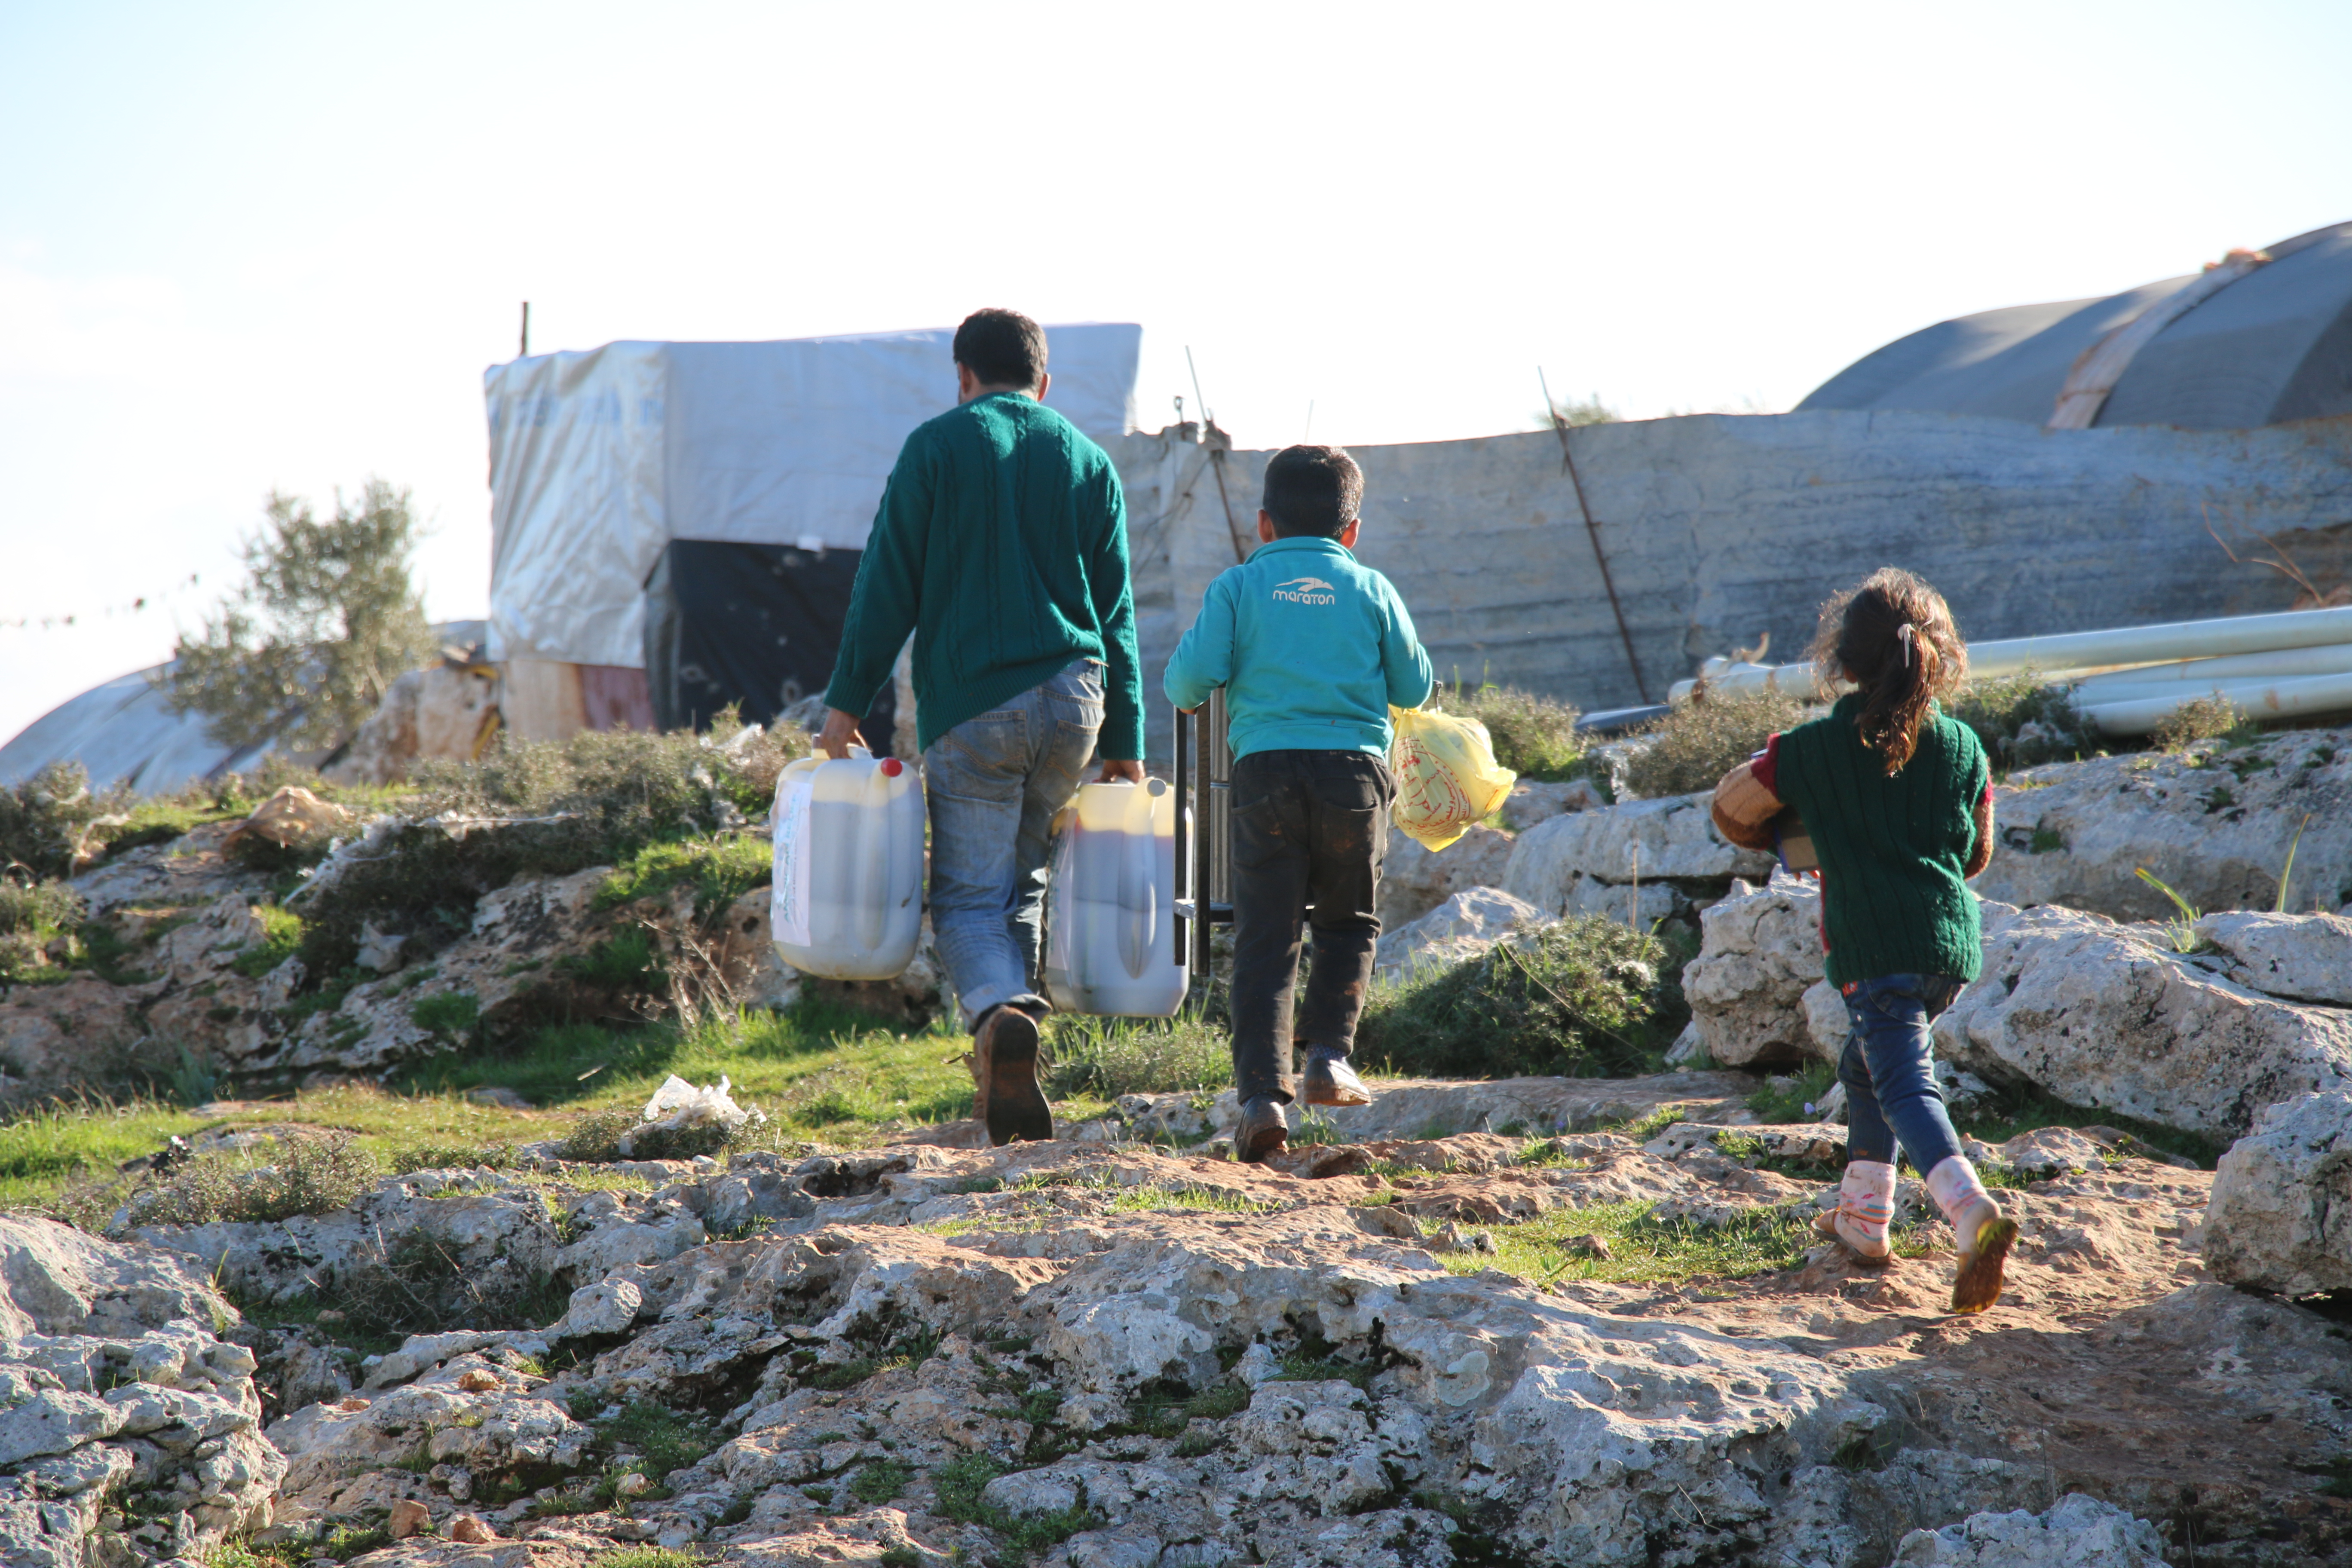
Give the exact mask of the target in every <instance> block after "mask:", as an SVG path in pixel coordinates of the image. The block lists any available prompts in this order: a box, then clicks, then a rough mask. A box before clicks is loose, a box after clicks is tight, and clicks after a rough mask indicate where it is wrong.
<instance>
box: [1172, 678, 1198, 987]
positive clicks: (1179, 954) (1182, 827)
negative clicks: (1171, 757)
mask: <svg viewBox="0 0 2352 1568" xmlns="http://www.w3.org/2000/svg"><path fill="white" fill-rule="evenodd" d="M1191 771H1192V715H1191V714H1189V713H1187V712H1185V711H1184V710H1182V709H1181V708H1179V709H1178V710H1176V766H1175V770H1174V772H1175V774H1176V899H1177V910H1178V913H1177V916H1176V940H1175V941H1174V942H1171V943H1170V944H1169V949H1170V951H1171V952H1173V953H1174V954H1175V955H1176V962H1177V963H1178V964H1179V965H1180V966H1181V964H1183V963H1184V962H1185V961H1186V960H1187V959H1188V958H1189V957H1190V956H1191V953H1190V952H1189V949H1190V948H1191V946H1192V925H1191V923H1189V922H1187V921H1186V920H1185V918H1184V915H1183V913H1182V910H1183V906H1184V902H1185V900H1194V904H1193V907H1194V910H1196V911H1197V910H1198V909H1199V904H1198V901H1197V900H1199V898H1200V896H1201V895H1200V894H1199V893H1198V892H1196V891H1195V890H1194V889H1193V881H1194V878H1193V876H1192V860H1191V858H1190V857H1191V853H1192V843H1191V841H1190V839H1189V837H1188V836H1187V833H1186V829H1187V828H1188V827H1189V826H1190V823H1189V821H1188V818H1190V817H1191V816H1192V807H1191V805H1189V804H1188V802H1189V800H1190V798H1191V795H1192V789H1191V785H1192V780H1191V779H1190V778H1188V777H1186V776H1185V775H1186V774H1187V773H1190V772H1191Z"/></svg>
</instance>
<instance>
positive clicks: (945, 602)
mask: <svg viewBox="0 0 2352 1568" xmlns="http://www.w3.org/2000/svg"><path fill="white" fill-rule="evenodd" d="M955 366H956V386H957V392H958V398H957V406H956V407H955V408H954V409H953V410H952V411H950V412H949V413H946V414H942V415H940V416H939V417H938V418H936V419H933V420H931V421H929V423H927V424H925V425H922V426H919V427H918V428H917V429H916V431H915V433H914V434H913V435H911V436H909V437H907V444H906V446H905V447H902V448H901V449H900V451H899V453H898V465H897V466H896V467H895V468H892V469H891V470H890V482H889V484H888V485H887V487H886V488H885V489H884V490H883V492H882V509H881V510H880V512H878V513H877V515H876V517H875V520H874V531H873V533H872V534H871V535H870V536H869V537H868V538H867V540H866V554H865V557H864V558H863V559H862V560H861V561H860V562H859V563H858V565H857V583H856V586H855V587H854V588H853V589H852V590H851V591H850V600H849V615H848V617H847V619H846V620H845V622H844V624H843V626H842V633H841V654H840V657H839V658H837V659H836V660H835V664H834V669H833V679H832V682H831V683H830V685H829V686H828V687H827V689H826V692H825V702H826V704H827V706H828V708H829V709H830V711H829V712H828V713H827V715H826V717H825V725H824V734H823V736H821V737H820V738H819V740H818V742H817V743H818V745H819V746H820V747H821V748H822V749H823V750H824V753H825V754H826V755H827V756H830V757H843V756H846V755H848V752H849V747H850V746H851V745H852V744H853V743H856V744H863V743H864V742H863V738H862V737H861V736H860V735H859V734H858V732H857V715H859V714H861V713H864V712H865V711H866V709H867V708H868V707H869V706H870V705H871V704H872V703H873V700H874V697H875V694H876V693H877V691H878V690H879V689H881V686H882V683H883V682H884V681H885V680H887V679H890V668H891V666H892V664H893V663H894V662H895V661H896V660H897V658H898V649H899V647H900V646H901V645H903V644H904V643H905V641H906V640H907V634H908V632H909V631H912V632H913V633H914V635H915V658H914V666H915V699H916V708H917V711H918V712H919V716H920V721H919V737H920V739H919V743H920V745H921V746H922V750H923V783H924V787H925V790H926V792H927V794H928V796H929V806H930V818H931V904H930V908H931V931H932V934H933V935H934V936H935V937H936V938H937V939H938V942H939V948H940V960H941V961H942V962H943V963H945V964H946V965H947V970H948V979H949V981H950V983H951V984H953V985H954V986H955V990H956V997H957V1000H958V1003H959V1004H960V1005H961V1007H962V1009H963V1013H964V1016H965V1020H966V1022H967V1023H968V1024H969V1025H970V1026H971V1031H972V1049H971V1071H972V1079H973V1082H974V1085H975V1086H976V1089H977V1099H978V1100H979V1108H980V1113H981V1115H982V1118H983V1119H984V1120H985V1121H987V1123H988V1134H989V1137H990V1138H991V1140H992V1141H993V1142H998V1143H1009V1142H1013V1140H1014V1139H1016V1138H1027V1139H1045V1138H1051V1137H1052V1136H1053V1135H1054V1121H1053V1116H1052V1113H1051V1112H1050V1111H1049V1110H1047V1108H1046V1105H1045V1094H1044V1093H1043V1091H1041V1090H1040V1089H1039V1088H1038V1086H1037V1071H1036V1064H1037V1025H1038V1021H1039V1020H1040V1019H1042V1018H1043V1017H1044V1016H1045V1013H1046V1012H1047V1010H1048V1009H1047V1005H1046V1002H1045V998H1044V997H1043V996H1040V995H1039V994H1037V993H1036V991H1035V990H1034V980H1033V977H1034V975H1035V973H1036V971H1037V952H1038V942H1039V936H1040V928H1041V925H1042V921H1041V920H1040V915H1041V913H1042V910H1043V906H1044V902H1045V858H1046V851H1047V848H1048V842H1047V841H1048V836H1049V834H1050V832H1051V830H1052V827H1053V822H1054V818H1055V815H1056V814H1057V813H1059V812H1060V811H1061V809H1062V808H1063V807H1064V806H1066V805H1068V804H1069V803H1070V801H1071V799H1072V797H1073V796H1075V795H1076V794H1077V791H1078V785H1079V784H1080V783H1081V782H1082V780H1081V775H1082V774H1083V773H1084V771H1085V769H1086V766H1087V762H1088V761H1089V760H1090V759H1091V758H1093V757H1095V756H1097V754H1099V755H1100V757H1101V758H1102V759H1103V763H1102V777H1103V779H1104V780H1105V781H1106V782H1108V781H1110V780H1113V779H1129V780H1132V781H1134V782H1136V783H1141V782H1142V779H1143V763H1142V760H1141V759H1142V756H1143V693H1142V682H1141V679H1140V678H1139V673H1138V667H1137V662H1136V656H1135V592H1134V588H1133V585H1132V584H1130V583H1129V579H1128V565H1127V501H1126V498H1125V497H1124V496H1123V495H1122V494H1121V493H1120V490H1119V484H1118V470H1117V469H1116V468H1113V467H1112V466H1111V461H1110V458H1108V456H1107V455H1106V454H1105V453H1104V452H1103V449H1102V448H1101V447H1097V446H1096V445H1095V444H1094V443H1093V442H1092V441H1089V440H1087V438H1086V437H1084V436H1082V435H1080V434H1079V433H1078V431H1077V428H1076V426H1073V425H1071V424H1070V422H1069V421H1068V420H1066V419H1064V418H1063V417H1062V416H1060V415H1058V414H1055V412H1053V411H1052V410H1051V409H1049V408H1047V407H1045V404H1044V399H1045V392H1046V388H1047V387H1048V386H1049V385H1050V384H1051V377H1049V376H1048V375H1047V374H1045V332H1044V331H1042V330H1041V329H1040V328H1039V327H1038V325H1037V323H1036V322H1034V321H1031V320H1030V319H1029V318H1028V317H1026V316H1024V315H1021V314H1019V313H1017V312H1015V311H1012V310H981V311H977V312H975V313H973V314H972V315H971V316H969V317H967V318H966V319H965V321H964V323H963V325H962V326H961V327H959V328H957V329H956V335H955Z"/></svg>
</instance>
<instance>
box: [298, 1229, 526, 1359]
mask: <svg viewBox="0 0 2352 1568" xmlns="http://www.w3.org/2000/svg"><path fill="white" fill-rule="evenodd" d="M320 1299H321V1300H322V1301H324V1302H325V1303H327V1304H329V1305H331V1306H333V1307H335V1308H337V1309H339V1310H341V1312H342V1313H343V1315H344V1318H345V1320H346V1321H347V1322H348V1324H349V1327H350V1329H351V1330H352V1331H355V1332H357V1333H361V1334H366V1335H380V1336H383V1337H386V1338H394V1337H398V1336H402V1335H406V1334H422V1333H442V1332H446V1331H451V1330H456V1329H470V1330H497V1329H536V1328H542V1327H544V1326H546V1325H547V1324H549V1323H551V1322H553V1321H555V1320H556V1319H557V1318H559V1317H561V1316H562V1313H563V1309H564V1305H565V1300H566V1297H565V1292H564V1291H563V1290H562V1289H561V1288H559V1287H558V1286H556V1285H555V1283H554V1282H553V1281H552V1279H550V1278H549V1277H548V1276H546V1275H542V1274H535V1273H531V1272H530V1271H528V1270H526V1269H524V1268H520V1266H518V1265H517V1264H516V1263H515V1261H514V1260H513V1259H512V1258H491V1259H490V1260H489V1261H488V1262H487V1263H473V1264H469V1263H467V1261H465V1259H464V1258H461V1257H459V1256H458V1254H457V1251H456V1250H455V1249H454V1248H452V1247H450V1246H449V1245H448V1244H447V1243H446V1242H445V1241H443V1240H442V1239H441V1238H440V1237H436V1236H435V1235H433V1234H432V1233H431V1232H430V1231H425V1230H410V1231H404V1232H403V1233H401V1234H400V1235H398V1236H396V1237H393V1238H392V1239H391V1240H390V1241H389V1242H385V1241H383V1239H381V1238H379V1239H377V1240H376V1241H375V1243H374V1244H373V1246H372V1247H369V1248H368V1250H367V1251H366V1252H365V1253H363V1254H362V1256H361V1257H360V1258H357V1259H356V1260H354V1261H353V1262H352V1264H350V1265H349V1266H347V1267H346V1268H344V1269H343V1270H342V1271H341V1273H340V1274H339V1275H337V1276H336V1278H335V1279H333V1280H331V1282H330V1284H329V1288H328V1289H326V1290H324V1291H322V1292H320Z"/></svg>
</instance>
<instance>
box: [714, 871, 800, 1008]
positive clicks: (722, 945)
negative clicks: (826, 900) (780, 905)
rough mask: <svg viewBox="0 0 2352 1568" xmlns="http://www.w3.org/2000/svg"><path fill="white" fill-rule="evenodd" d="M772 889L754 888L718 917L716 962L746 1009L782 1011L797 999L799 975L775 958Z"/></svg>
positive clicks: (798, 996)
mask: <svg viewBox="0 0 2352 1568" xmlns="http://www.w3.org/2000/svg"><path fill="white" fill-rule="evenodd" d="M774 901H775V900H774V898H773V889H769V888H754V889H751V891H750V892H748V893H745V894H744V895H743V896H742V897H741V898H740V899H737V900H735V901H734V902H733V903H731V904H730V905H728V906H727V912H726V913H725V914H724V915H722V916H720V917H719V964H720V966H721V970H722V972H723V973H724V974H725V975H726V978H727V984H729V985H730V986H731V987H732V988H733V989H734V991H735V994H737V995H739V996H740V997H741V998H742V999H743V1005H745V1006H747V1007H762V1008H766V1009H768V1010H769V1011H771V1012H782V1010H783V1009H785V1008H787V1007H789V1006H791V1005H793V1003H794V1002H797V1001H799V1000H800V994H801V981H802V979H803V976H802V974H801V972H800V971H799V970H797V969H794V968H793V966H792V965H791V964H789V963H785V962H784V961H783V959H782V958H781V957H780V956H778V955H777V952H776V942H775V934H774V932H773V931H771V930H770V929H769V925H768V921H769V917H770V911H771V908H772V905H773V903H774Z"/></svg>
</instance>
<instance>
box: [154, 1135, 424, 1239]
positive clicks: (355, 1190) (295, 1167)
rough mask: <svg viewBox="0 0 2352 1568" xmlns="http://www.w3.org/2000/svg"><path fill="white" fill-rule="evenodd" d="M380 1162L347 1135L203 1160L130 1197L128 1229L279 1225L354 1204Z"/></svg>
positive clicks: (202, 1156) (209, 1156) (201, 1156)
mask: <svg viewBox="0 0 2352 1568" xmlns="http://www.w3.org/2000/svg"><path fill="white" fill-rule="evenodd" d="M378 1170H379V1168H378V1166H377V1164H376V1161H375V1157H374V1156H373V1154H370V1153H369V1152H367V1151H366V1150H364V1149H362V1148H361V1147H360V1145H359V1142H358V1141H357V1140H356V1139H355V1138H353V1137H352V1134H350V1133H348V1132H334V1133H330V1134H328V1135H327V1136H325V1137H310V1136H300V1135H298V1136H295V1137H290V1138H286V1139H283V1140H281V1141H280V1142H279V1143H278V1147H277V1149H276V1150H275V1151H274V1152H271V1154H270V1155H269V1156H268V1158H267V1159H266V1160H265V1159H262V1158H257V1157H256V1156H255V1155H253V1154H250V1153H236V1154H199V1155H197V1156H196V1157H195V1158H194V1159H192V1160H190V1161H188V1162H187V1163H185V1164H184V1165H182V1166H181V1167H180V1168H179V1169H178V1170H176V1171H174V1172H173V1173H170V1174H169V1175H167V1176H165V1177H164V1178H163V1181H162V1182H161V1183H160V1184H157V1185H155V1186H152V1187H150V1188H147V1189H146V1190H145V1191H143V1192H140V1193H137V1194H133V1195H132V1197H131V1205H130V1208H131V1212H130V1216H129V1221H128V1223H129V1224H131V1225H132V1226H148V1225H218V1224H222V1223H236V1222H246V1223H253V1222H259V1223H264V1224H269V1223H275V1222H276V1221H278V1220H284V1219H291V1218H293V1217H294V1216H295V1215H319V1214H331V1213H333V1212H334V1211H335V1210H337V1209H340V1208H346V1207H348V1206H350V1205H351V1202H352V1199H354V1198H356V1197H358V1196H359V1195H360V1194H362V1192H365V1191H366V1190H367V1188H368V1187H369V1185H370V1184H373V1182H374V1181H375V1179H376V1176H377V1174H378Z"/></svg>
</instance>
